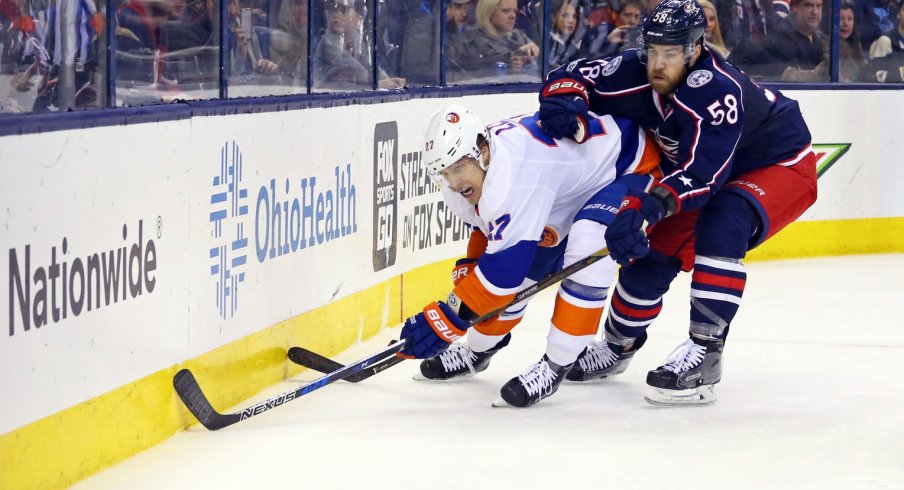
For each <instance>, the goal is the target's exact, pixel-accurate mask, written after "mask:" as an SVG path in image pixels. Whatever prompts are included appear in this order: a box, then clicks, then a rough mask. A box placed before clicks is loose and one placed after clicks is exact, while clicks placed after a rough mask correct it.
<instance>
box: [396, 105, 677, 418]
mask: <svg viewBox="0 0 904 490" xmlns="http://www.w3.org/2000/svg"><path fill="white" fill-rule="evenodd" d="M591 119H592V122H591V123H590V124H589V131H590V133H591V134H590V137H589V139H588V141H587V142H585V143H584V144H583V145H578V144H576V143H575V142H573V141H571V140H564V139H563V140H554V139H552V138H550V137H549V136H547V135H546V134H545V133H543V131H542V130H541V129H540V127H539V126H538V124H537V117H536V115H535V114H533V115H524V116H518V117H515V118H511V119H504V120H501V121H499V122H496V123H494V124H491V125H489V126H488V127H484V125H483V123H482V122H481V121H480V119H479V118H478V117H477V116H476V115H475V114H473V113H472V112H471V111H469V110H468V109H466V108H464V107H462V106H457V105H450V106H449V107H447V108H446V109H445V110H442V111H439V112H437V113H436V114H434V115H433V116H432V117H431V118H430V121H429V123H428V125H427V130H426V134H425V141H424V161H425V163H426V165H427V168H428V171H429V172H430V173H431V175H433V176H434V178H436V179H437V181H438V183H439V185H440V186H441V188H442V192H443V197H444V199H445V201H446V203H447V204H448V206H449V207H450V209H451V210H452V211H453V213H455V214H456V215H457V216H458V217H459V218H461V219H462V220H463V221H464V222H466V223H467V224H468V225H470V226H471V227H472V230H473V231H472V234H471V239H470V241H469V243H468V253H467V256H466V257H465V258H464V259H461V260H459V261H458V262H457V263H456V267H455V269H454V271H453V274H452V277H453V282H454V284H455V287H454V289H453V291H452V292H451V294H450V295H449V298H448V301H446V302H443V301H438V302H434V303H431V304H429V305H427V306H426V307H425V308H424V309H423V311H422V312H421V313H419V314H417V315H415V316H413V317H411V318H409V319H408V320H407V321H406V322H405V325H404V327H403V329H402V334H401V337H402V338H403V339H405V340H406V342H407V344H406V347H405V349H404V350H403V351H402V353H401V355H403V356H406V357H412V358H418V359H425V360H424V361H423V362H422V363H421V367H420V371H421V376H422V378H425V379H432V380H446V379H451V378H454V377H458V376H468V375H473V374H475V373H477V372H480V371H483V370H484V369H486V368H487V366H488V364H489V361H490V358H491V357H492V356H493V355H494V354H495V353H496V352H498V351H499V350H500V349H501V348H503V347H504V346H505V345H507V344H508V342H509V340H510V338H511V334H510V333H509V331H510V330H511V329H512V328H514V327H515V325H517V324H518V322H519V321H520V320H521V318H522V315H523V312H524V308H525V306H526V304H525V303H526V301H524V302H521V303H518V304H516V305H514V306H512V307H510V308H508V309H507V310H506V311H505V312H504V313H503V314H501V315H499V316H497V317H495V318H493V319H491V320H487V321H485V322H483V323H479V324H477V325H475V326H474V328H472V329H471V330H470V331H469V332H468V334H467V342H466V343H462V342H456V343H454V344H452V348H451V349H449V346H450V343H452V342H453V341H455V340H458V339H459V338H461V337H464V335H465V330H467V329H468V325H469V321H470V320H473V319H475V318H477V317H479V316H481V315H483V314H485V313H488V312H490V311H493V310H495V309H497V308H500V307H502V306H504V305H506V304H507V303H509V302H510V301H511V300H512V299H513V298H514V297H515V294H516V293H517V292H518V291H520V290H522V289H524V288H526V287H528V286H530V285H532V284H534V283H536V282H537V281H538V280H539V279H542V278H543V277H544V276H545V275H547V274H549V273H551V272H554V271H555V270H557V269H558V268H561V267H563V266H568V265H569V264H571V263H574V262H576V261H578V260H580V259H582V258H584V257H586V256H588V255H590V254H592V253H594V252H596V251H598V250H599V249H601V248H603V247H604V246H605V242H604V238H603V236H604V232H605V230H606V225H607V224H608V223H609V222H611V220H612V219H613V218H614V216H615V213H616V211H617V209H618V207H619V204H620V203H621V201H622V198H623V197H624V196H625V194H626V192H627V189H628V188H629V187H633V188H640V189H644V188H647V187H648V186H649V185H650V184H651V183H652V180H653V179H652V177H651V175H649V174H650V173H652V172H654V171H658V164H659V156H658V153H657V152H656V150H655V144H651V142H650V141H649V140H648V139H647V137H646V136H645V134H644V132H643V131H642V130H641V129H639V127H638V126H637V124H635V123H634V122H632V121H630V120H627V119H621V118H613V117H611V116H595V117H592V118H591ZM615 271H616V265H615V263H614V262H613V261H612V260H611V259H609V258H606V259H603V260H600V261H598V262H596V263H594V264H593V265H590V266H589V267H587V268H585V269H583V270H581V271H579V272H576V273H574V274H572V275H571V276H569V277H568V278H566V279H565V280H564V281H563V282H562V283H561V284H560V287H559V290H558V295H557V297H556V303H555V311H554V313H553V316H552V320H551V325H550V330H549V335H548V337H547V348H546V353H545V355H544V356H543V357H542V359H541V360H540V361H539V362H538V363H536V364H534V365H532V366H531V367H530V368H529V369H527V370H526V371H525V372H524V373H523V374H521V375H520V376H517V377H515V378H513V379H512V380H510V381H509V382H508V383H506V384H505V385H504V386H503V387H502V390H501V395H502V399H503V400H504V401H505V402H507V403H508V404H510V405H513V406H518V407H526V406H530V405H532V404H534V403H536V402H538V401H539V400H541V399H543V398H546V397H548V396H550V395H552V394H553V393H555V391H556V390H557V389H558V386H559V384H560V383H561V381H562V379H563V378H564V377H565V375H566V373H568V371H569V369H570V368H571V366H572V364H573V363H574V362H575V359H576V358H577V357H578V355H579V354H581V352H582V351H583V350H584V348H585V347H586V346H587V344H588V343H589V342H591V341H592V340H593V338H594V336H595V335H596V332H597V329H598V326H599V323H600V318H601V316H602V312H603V307H604V305H605V302H606V298H607V295H608V288H609V286H610V285H611V284H612V282H613V279H614V275H615ZM447 349H448V350H447Z"/></svg>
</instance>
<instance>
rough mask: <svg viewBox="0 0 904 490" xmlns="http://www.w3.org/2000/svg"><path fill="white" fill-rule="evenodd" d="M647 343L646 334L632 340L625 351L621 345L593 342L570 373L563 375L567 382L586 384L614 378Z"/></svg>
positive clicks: (604, 341)
mask: <svg viewBox="0 0 904 490" xmlns="http://www.w3.org/2000/svg"><path fill="white" fill-rule="evenodd" d="M646 341H647V334H646V333H644V334H643V335H641V336H640V337H638V338H636V339H634V342H633V344H631V346H630V347H628V348H627V349H626V348H625V346H623V345H619V344H614V343H611V342H607V341H606V340H605V339H603V341H601V342H600V341H594V342H591V343H590V345H588V346H587V348H586V349H584V352H582V353H581V355H580V356H579V357H578V360H577V361H575V363H574V365H573V366H572V367H571V371H568V374H567V375H565V379H567V380H568V381H577V382H588V381H598V380H602V379H605V378H608V377H609V376H615V375H618V374H621V373H623V372H625V370H626V369H628V364H630V363H631V359H632V358H633V357H634V353H635V352H637V350H638V349H640V348H641V347H643V344H644V342H646Z"/></svg>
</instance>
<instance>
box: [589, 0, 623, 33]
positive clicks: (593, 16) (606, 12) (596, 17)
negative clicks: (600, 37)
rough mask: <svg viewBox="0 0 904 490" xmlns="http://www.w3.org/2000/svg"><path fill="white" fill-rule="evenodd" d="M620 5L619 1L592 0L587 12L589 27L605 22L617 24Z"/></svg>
mask: <svg viewBox="0 0 904 490" xmlns="http://www.w3.org/2000/svg"><path fill="white" fill-rule="evenodd" d="M620 5H621V4H620V3H618V1H616V2H615V3H614V4H613V3H611V2H610V1H609V0H591V2H590V7H589V8H588V10H589V13H588V14H587V27H588V28H591V29H592V28H594V27H596V26H598V25H600V24H602V23H603V22H606V23H608V24H615V16H616V12H617V11H618V8H620Z"/></svg>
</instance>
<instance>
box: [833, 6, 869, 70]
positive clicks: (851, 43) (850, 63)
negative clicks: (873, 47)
mask: <svg viewBox="0 0 904 490" xmlns="http://www.w3.org/2000/svg"><path fill="white" fill-rule="evenodd" d="M838 34H839V37H840V38H841V39H840V43H839V46H838V49H839V51H838V58H839V69H838V81H840V82H843V83H851V82H864V81H867V75H866V56H864V55H863V49H862V48H861V47H860V36H858V35H857V26H856V17H855V14H854V4H853V2H851V1H849V0H845V1H844V2H842V4H841V12H840V18H839V25H838Z"/></svg>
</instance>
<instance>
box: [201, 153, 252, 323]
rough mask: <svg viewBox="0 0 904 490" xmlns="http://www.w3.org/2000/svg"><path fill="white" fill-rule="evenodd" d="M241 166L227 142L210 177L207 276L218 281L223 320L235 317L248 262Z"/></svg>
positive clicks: (244, 190)
mask: <svg viewBox="0 0 904 490" xmlns="http://www.w3.org/2000/svg"><path fill="white" fill-rule="evenodd" d="M243 170H244V165H243V163H242V153H241V152H240V151H239V146H238V145H237V144H236V143H235V142H234V141H233V142H227V143H226V144H224V145H223V147H222V148H221V149H220V171H219V174H217V175H215V176H214V177H213V190H212V193H211V195H210V208H211V209H210V224H211V228H212V229H211V232H212V233H211V234H212V238H213V240H214V244H213V245H212V246H211V247H210V261H211V265H210V275H212V276H214V277H215V278H216V280H217V284H216V290H217V291H216V292H217V300H216V302H217V310H218V311H219V313H220V317H222V318H223V319H226V318H231V317H233V316H235V312H236V310H237V309H238V304H239V303H238V298H239V294H238V293H239V284H241V283H242V282H244V281H245V263H246V262H247V260H248V252H247V248H248V235H247V232H246V230H245V221H246V216H247V215H248V204H247V200H248V188H247V187H243V186H242V182H243V180H244V179H243Z"/></svg>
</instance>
